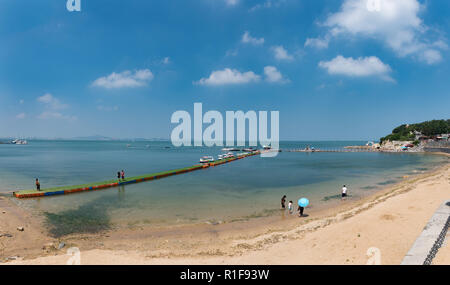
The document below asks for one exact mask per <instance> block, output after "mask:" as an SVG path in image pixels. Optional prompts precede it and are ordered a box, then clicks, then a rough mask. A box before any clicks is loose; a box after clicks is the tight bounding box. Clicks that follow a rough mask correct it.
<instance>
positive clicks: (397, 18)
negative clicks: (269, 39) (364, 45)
mask: <svg viewBox="0 0 450 285" xmlns="http://www.w3.org/2000/svg"><path fill="white" fill-rule="evenodd" d="M375 4H376V5H375ZM424 8H425V7H424V6H422V5H421V4H420V3H419V1H418V0H369V1H368V0H345V1H344V2H343V4H342V6H341V7H340V10H339V11H338V12H336V13H333V14H331V15H329V16H328V18H327V19H326V20H325V22H324V23H322V25H323V26H325V27H327V28H328V32H327V35H326V37H330V38H331V37H342V36H352V37H358V36H359V37H364V38H373V39H377V40H379V41H381V42H383V43H384V44H385V45H386V46H387V47H389V48H390V49H392V50H393V51H394V52H395V53H396V54H397V55H398V56H400V57H405V56H414V57H416V58H419V59H421V60H423V61H425V62H427V63H429V64H433V63H437V62H439V61H440V60H441V58H442V56H441V50H443V49H446V48H447V45H446V44H445V42H444V41H443V40H442V39H441V38H438V39H436V40H432V39H431V38H430V35H429V32H430V31H431V29H429V28H428V27H427V26H426V25H425V24H424V23H423V20H422V19H421V18H420V17H419V14H420V12H421V11H422V10H423V9H424ZM326 37H325V39H326ZM307 43H308V45H315V46H316V47H318V46H321V47H324V46H325V42H322V41H320V40H319V39H316V40H311V39H309V41H308V40H307V41H306V43H305V45H306V44H307Z"/></svg>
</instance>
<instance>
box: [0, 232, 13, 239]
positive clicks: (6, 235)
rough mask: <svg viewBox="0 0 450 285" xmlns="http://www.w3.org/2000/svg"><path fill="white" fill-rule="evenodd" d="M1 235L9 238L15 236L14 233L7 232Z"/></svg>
mask: <svg viewBox="0 0 450 285" xmlns="http://www.w3.org/2000/svg"><path fill="white" fill-rule="evenodd" d="M0 237H8V238H11V237H13V236H12V234H8V233H6V234H0Z"/></svg>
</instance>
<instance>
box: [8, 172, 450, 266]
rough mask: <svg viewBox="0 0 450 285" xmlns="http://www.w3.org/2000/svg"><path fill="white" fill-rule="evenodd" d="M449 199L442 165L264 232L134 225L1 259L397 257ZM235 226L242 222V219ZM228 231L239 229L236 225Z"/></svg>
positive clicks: (445, 252) (448, 252)
mask: <svg viewBox="0 0 450 285" xmlns="http://www.w3.org/2000/svg"><path fill="white" fill-rule="evenodd" d="M448 199H450V166H449V165H448V164H447V165H446V166H444V167H442V168H440V169H439V170H437V171H435V172H432V173H428V174H424V175H422V176H420V177H416V178H413V179H409V180H406V181H404V182H402V183H400V184H398V185H395V186H393V187H391V188H388V189H386V190H384V191H381V192H379V193H377V194H375V195H374V196H372V197H370V198H367V199H365V200H363V201H361V202H359V203H356V204H351V203H350V202H349V201H348V203H349V204H347V206H343V207H341V208H340V210H339V212H337V213H336V211H335V213H334V214H332V215H328V216H326V217H324V216H322V217H321V218H317V219H315V220H314V219H309V220H311V221H309V222H307V223H306V220H305V219H298V218H296V219H287V221H286V223H285V224H283V225H284V226H285V229H286V230H284V231H282V230H280V228H279V226H278V227H272V228H271V226H268V227H266V228H265V233H262V234H255V233H253V234H252V235H250V234H240V235H239V234H234V235H233V234H229V232H233V228H231V230H230V231H226V232H227V233H228V235H225V234H224V233H222V232H220V231H217V230H214V226H205V227H204V228H203V231H200V233H199V234H198V236H197V235H196V234H193V233H192V232H190V234H182V232H180V230H176V231H173V232H172V234H173V235H172V236H171V237H167V236H170V233H171V232H168V231H167V230H166V231H162V232H164V234H161V235H160V236H158V235H157V234H155V232H154V231H153V232H148V231H145V230H144V229H141V230H133V231H132V232H133V235H131V234H130V236H129V237H128V236H127V235H126V234H124V233H120V232H119V233H114V232H112V233H108V234H103V235H97V236H95V237H94V238H92V237H91V238H89V237H72V239H71V243H72V244H69V245H68V246H66V247H65V248H64V249H62V250H54V251H46V252H41V255H43V256H41V257H38V258H34V255H35V254H36V252H35V251H37V249H33V251H32V254H31V255H30V254H28V253H29V251H23V250H22V251H21V254H22V255H21V256H26V259H24V260H21V259H20V258H19V260H14V261H10V262H8V263H6V264H66V262H67V261H68V260H69V258H70V257H69V256H68V255H67V254H66V250H67V248H68V247H69V246H77V247H79V248H80V250H81V254H80V262H81V264H367V263H368V261H369V256H368V254H367V253H368V250H369V249H370V248H375V249H372V250H374V251H372V252H375V254H374V255H372V259H370V260H376V259H377V258H378V259H379V260H380V263H381V264H400V262H401V260H402V259H403V257H404V256H405V254H406V253H407V251H408V250H409V248H410V247H411V246H412V244H413V243H414V241H415V240H416V238H417V237H418V236H419V235H420V233H421V232H422V230H423V227H424V226H425V225H426V223H427V221H428V220H429V219H430V217H431V216H432V215H433V213H434V211H435V210H436V209H437V208H438V207H439V206H440V205H441V203H442V202H443V201H444V200H448ZM344 203H346V202H344ZM0 205H1V204H0ZM349 205H351V207H350V206H349ZM0 210H1V209H0ZM4 224H5V219H4V218H2V219H0V225H1V226H2V228H3V225H4ZM11 224H13V225H15V224H14V223H13V222H12V223H11ZM278 224H279V223H278ZM238 225H239V224H238ZM240 226H241V227H245V223H242V224H240ZM234 231H239V226H235V228H234ZM0 232H1V230H0ZM17 234H19V236H20V235H23V236H21V237H20V238H22V239H24V240H27V241H32V244H34V245H40V248H42V244H43V243H44V242H45V241H47V240H46V239H48V238H46V237H45V234H43V233H41V232H39V231H38V230H35V229H34V230H33V228H32V227H30V229H28V228H27V229H26V230H25V232H20V233H15V236H16V235H17ZM165 234H167V235H165ZM35 235H36V236H35ZM174 236H175V237H174ZM165 238H167V239H166V240H164V239H165ZM5 239H7V238H4V237H3V238H0V242H2V248H3V250H4V251H8V254H12V253H13V252H14V251H13V250H10V249H7V248H8V246H14V244H15V242H14V241H10V240H7V244H5V245H4V243H5ZM52 241H53V242H57V241H55V240H52ZM187 241H190V243H189V244H188V243H186V242H187ZM197 243H198V244H200V245H201V246H200V247H199V246H198V244H197ZM448 243H449V242H448V240H447V241H446V242H445V244H444V246H443V247H442V248H441V250H440V251H439V253H438V255H437V257H436V259H435V261H434V264H450V247H449V245H448ZM16 244H17V243H16ZM192 244H197V247H194V246H193V245H192ZM16 247H18V246H16ZM5 248H6V249H5ZM191 248H192V249H191ZM200 248H201V249H200ZM40 250H41V251H42V249H40ZM3 255H4V254H3Z"/></svg>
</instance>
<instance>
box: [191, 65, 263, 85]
mask: <svg viewBox="0 0 450 285" xmlns="http://www.w3.org/2000/svg"><path fill="white" fill-rule="evenodd" d="M259 80H260V76H259V75H256V74H255V73H254V72H253V71H247V72H243V73H241V72H240V71H238V70H236V69H230V68H225V69H223V70H216V71H213V72H212V73H211V74H210V75H209V77H208V78H202V79H200V80H199V81H196V82H194V84H199V85H210V86H218V85H230V84H234V85H236V84H245V83H251V82H257V81H259Z"/></svg>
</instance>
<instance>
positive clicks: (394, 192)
mask: <svg viewBox="0 0 450 285" xmlns="http://www.w3.org/2000/svg"><path fill="white" fill-rule="evenodd" d="M432 154H436V153H432ZM441 155H445V156H447V157H449V155H448V154H441ZM448 170H449V164H448V163H446V164H445V165H443V166H441V167H440V168H439V169H433V170H430V171H428V172H426V173H424V174H419V175H417V176H414V177H411V178H407V179H405V180H404V181H401V182H399V183H397V184H393V185H390V186H387V187H386V188H384V189H382V190H379V191H376V192H375V193H373V194H370V195H368V196H367V197H363V198H361V199H359V200H356V201H351V200H347V201H346V202H345V205H340V206H337V207H333V208H332V209H327V210H321V211H317V212H314V218H311V217H308V218H303V219H301V220H299V218H298V217H297V216H296V215H293V216H292V217H290V216H288V217H285V218H284V219H283V218H282V219H280V218H279V217H276V218H274V217H266V218H255V219H250V221H239V222H232V223H224V224H215V225H214V224H210V225H208V224H200V225H199V224H197V225H183V226H171V227H167V228H165V227H158V228H145V227H140V226H138V227H134V228H130V229H120V230H112V231H105V232H100V233H97V234H76V235H69V236H67V237H63V238H61V239H55V238H52V237H49V236H48V235H46V234H45V230H44V231H43V228H42V225H36V224H32V223H30V229H29V228H28V227H26V229H25V232H26V233H27V234H33V233H36V234H38V238H33V239H34V242H33V243H31V244H29V246H27V248H25V249H22V250H20V249H19V248H20V242H19V244H17V245H16V251H15V253H13V251H12V250H5V249H3V250H0V260H1V259H4V258H5V256H6V257H8V256H7V255H9V256H19V257H18V258H17V259H19V260H15V261H14V260H12V261H10V262H8V263H7V264H22V263H25V264H33V262H34V261H36V262H38V263H41V262H43V263H44V264H64V262H63V263H60V261H58V262H57V261H56V260H62V259H64V258H65V259H67V255H65V252H66V250H67V248H69V247H71V246H76V247H79V248H80V250H81V251H82V252H83V253H84V254H89V253H94V252H96V254H99V252H102V254H101V255H102V256H105V254H106V255H109V254H112V253H113V255H114V256H117V257H119V256H120V259H121V260H123V262H124V263H127V261H126V260H129V258H131V257H133V260H134V261H131V260H130V263H132V264H140V263H144V264H147V263H150V264H153V263H154V264H159V263H158V262H160V263H162V264H166V263H174V264H183V262H188V263H190V262H194V263H195V262H199V263H198V264H203V263H210V262H212V263H215V262H217V263H219V264H220V263H222V262H227V260H228V261H229V262H232V261H234V260H239V257H240V256H242V255H248V254H251V253H253V252H260V253H261V252H264V251H266V250H267V249H268V248H271V247H277V246H280V245H283V244H284V243H285V242H286V241H295V240H299V237H303V236H304V235H306V234H310V233H316V232H318V231H321V230H323V229H326V228H327V227H328V226H331V225H335V224H337V223H341V222H345V221H346V220H348V219H351V218H353V217H355V216H358V215H360V214H362V213H365V212H367V211H369V210H370V209H372V208H373V207H375V206H378V205H383V202H385V201H387V200H390V199H392V198H395V197H397V196H398V195H400V194H405V193H408V192H410V191H411V190H412V189H414V187H415V186H417V185H419V186H420V185H421V184H423V183H425V182H426V181H427V180H429V179H430V178H431V177H435V176H442V175H444V176H445V174H446V173H447V172H448ZM449 197H450V193H449V195H448V197H447V198H449ZM2 199H3V197H0V203H2ZM8 202H9V203H13V202H12V201H8ZM0 205H1V207H0V208H1V210H2V209H3V204H0ZM15 207H17V208H18V209H16V210H17V211H19V212H20V211H23V209H19V207H18V206H15ZM24 212H25V211H24ZM309 213H311V212H309ZM0 217H1V216H0ZM299 221H300V222H299ZM0 222H2V223H3V219H2V220H1V221H0ZM16 232H17V231H16ZM23 233H24V232H21V233H19V234H23ZM0 234H1V232H0ZM4 240H5V237H2V238H0V241H1V242H3V241H4ZM61 241H63V242H64V243H65V244H66V246H65V247H64V248H62V249H60V250H58V249H56V248H55V246H53V247H52V246H47V247H50V249H46V250H43V249H42V248H43V246H44V247H45V244H47V245H48V243H50V242H51V243H53V244H58V243H59V242H61ZM8 243H9V244H11V240H9V241H8ZM137 252H139V253H137ZM144 253H145V254H144ZM136 254H137V255H136ZM51 255H53V256H51ZM55 255H56V257H54V256H55ZM21 258H24V260H20V259H21ZM34 258H38V259H34ZM54 258H56V259H54ZM58 258H59V259H58ZM33 260H34V261H33ZM52 260H53V261H52ZM105 260H110V259H109V258H108V259H105ZM112 260H116V262H117V263H121V262H120V261H118V260H117V259H112ZM176 260H178V261H179V262H181V263H176ZM89 262H90V261H88V263H89ZM92 262H93V263H94V264H96V263H98V264H102V262H101V261H99V260H97V261H92ZM255 262H256V263H259V261H255ZM267 262H268V263H267V264H272V263H271V261H270V259H269V260H268V261H267ZM272 262H274V263H278V262H276V261H275V260H274V261H272ZM114 264H115V263H114ZM195 264H197V263H195Z"/></svg>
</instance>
